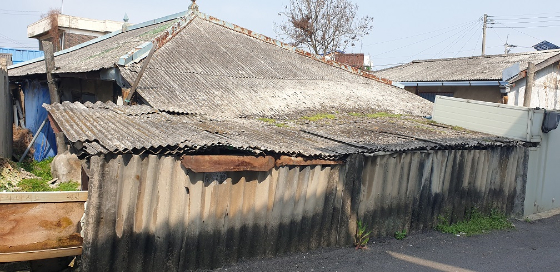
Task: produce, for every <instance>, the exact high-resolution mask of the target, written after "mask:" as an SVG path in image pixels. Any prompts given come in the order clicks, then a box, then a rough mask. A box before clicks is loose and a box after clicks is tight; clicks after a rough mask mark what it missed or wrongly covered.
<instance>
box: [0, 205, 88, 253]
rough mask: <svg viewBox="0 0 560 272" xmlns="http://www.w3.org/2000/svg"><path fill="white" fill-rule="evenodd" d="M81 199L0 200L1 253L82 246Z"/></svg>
mask: <svg viewBox="0 0 560 272" xmlns="http://www.w3.org/2000/svg"><path fill="white" fill-rule="evenodd" d="M83 214H84V204H83V203H82V202H62V203H10V204H0V218H1V220H0V222H1V224H0V253H10V252H24V251H35V250H45V249H55V248H68V247H76V246H81V245H82V242H83V239H82V237H80V234H79V233H78V232H79V225H80V219H81V218H82V216H83Z"/></svg>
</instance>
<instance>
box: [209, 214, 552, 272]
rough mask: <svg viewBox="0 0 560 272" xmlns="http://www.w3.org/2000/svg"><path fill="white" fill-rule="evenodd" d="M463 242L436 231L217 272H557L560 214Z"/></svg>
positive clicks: (258, 261) (255, 261)
mask: <svg viewBox="0 0 560 272" xmlns="http://www.w3.org/2000/svg"><path fill="white" fill-rule="evenodd" d="M514 224H515V229H513V230H509V231H496V232H491V233H488V234H484V235H479V236H472V237H464V236H455V235H450V234H442V233H439V232H436V231H428V232H425V233H419V234H412V235H411V236H409V237H407V238H405V239H404V240H401V241H399V240H396V239H394V238H388V239H383V240H375V241H371V242H370V244H369V245H368V249H367V250H356V249H354V248H337V249H322V250H317V251H313V252H309V253H300V254H293V255H289V256H284V257H279V258H272V259H265V260H261V259H252V260H247V261H245V262H241V263H238V264H237V265H234V266H229V267H223V268H221V269H218V270H219V271H560V254H559V252H560V215H556V216H553V217H550V218H546V219H540V220H536V221H531V222H526V221H515V222H514Z"/></svg>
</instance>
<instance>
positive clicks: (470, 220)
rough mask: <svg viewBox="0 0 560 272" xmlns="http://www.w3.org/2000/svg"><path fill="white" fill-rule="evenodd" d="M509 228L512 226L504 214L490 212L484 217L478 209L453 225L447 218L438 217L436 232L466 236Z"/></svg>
mask: <svg viewBox="0 0 560 272" xmlns="http://www.w3.org/2000/svg"><path fill="white" fill-rule="evenodd" d="M511 228H514V226H513V224H512V223H511V222H509V220H508V219H507V217H506V215H505V214H503V213H500V212H498V211H495V210H492V212H490V214H489V215H484V214H482V213H481V212H480V211H479V210H478V209H472V210H471V212H470V213H469V214H468V216H467V218H466V219H465V220H463V221H460V222H457V223H453V224H450V223H449V218H448V217H446V216H443V215H440V216H439V217H438V225H437V226H436V230H438V231H441V232H443V233H451V234H458V235H466V236H472V235H476V234H482V233H486V232H489V231H492V230H503V229H511Z"/></svg>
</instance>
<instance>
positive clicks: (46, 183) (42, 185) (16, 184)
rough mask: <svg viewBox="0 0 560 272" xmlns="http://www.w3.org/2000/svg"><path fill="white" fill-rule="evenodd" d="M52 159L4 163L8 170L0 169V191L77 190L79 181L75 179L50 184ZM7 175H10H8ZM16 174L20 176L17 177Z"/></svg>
mask: <svg viewBox="0 0 560 272" xmlns="http://www.w3.org/2000/svg"><path fill="white" fill-rule="evenodd" d="M52 161H53V158H49V159H46V160H44V161H41V162H37V161H28V162H23V163H18V164H17V165H16V164H15V163H11V164H6V165H5V166H4V168H7V166H9V167H10V171H2V174H1V175H0V180H2V182H0V191H9V192H49V191H78V190H79V183H78V182H75V181H69V182H62V183H60V184H58V185H56V186H51V184H50V182H51V181H52V180H53V178H52V175H51V163H52ZM20 170H23V171H20ZM4 172H6V173H4ZM19 172H22V173H24V174H20V173H19ZM4 175H6V176H4ZM8 175H9V176H11V177H8ZM17 176H19V177H21V178H17ZM14 177H16V178H14ZM9 179H10V180H9ZM4 180H6V181H4Z"/></svg>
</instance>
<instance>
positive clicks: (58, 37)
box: [27, 13, 123, 51]
mask: <svg viewBox="0 0 560 272" xmlns="http://www.w3.org/2000/svg"><path fill="white" fill-rule="evenodd" d="M51 16H52V17H51ZM51 16H47V17H45V18H42V19H41V20H39V21H37V22H35V23H32V24H30V25H29V26H27V37H28V38H32V39H37V40H38V41H39V48H40V49H42V48H43V45H42V44H41V41H50V42H53V44H54V48H55V51H58V50H64V49H67V48H70V47H72V46H75V45H78V44H81V43H84V42H87V41H89V40H92V39H95V38H97V37H100V36H103V35H105V34H108V33H111V32H113V31H115V30H119V29H121V28H122V27H123V22H117V21H110V20H95V19H89V18H82V17H76V16H70V15H66V14H57V13H54V14H52V15H51ZM53 35H54V36H53Z"/></svg>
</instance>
